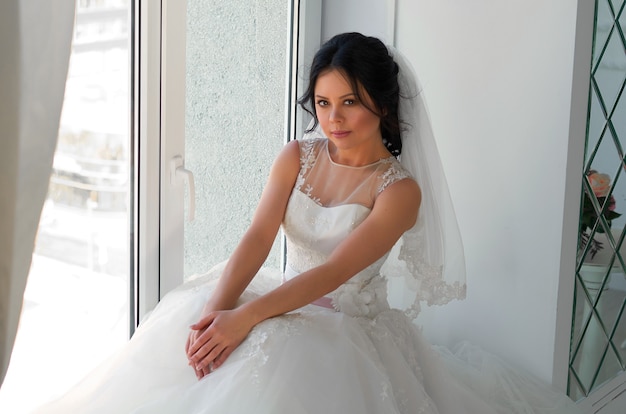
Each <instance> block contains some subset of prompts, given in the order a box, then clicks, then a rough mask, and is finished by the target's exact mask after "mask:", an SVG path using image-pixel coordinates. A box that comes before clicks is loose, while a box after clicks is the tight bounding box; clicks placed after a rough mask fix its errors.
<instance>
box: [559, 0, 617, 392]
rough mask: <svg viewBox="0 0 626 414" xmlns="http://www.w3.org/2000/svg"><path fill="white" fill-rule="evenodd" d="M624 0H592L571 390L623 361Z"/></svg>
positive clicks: (596, 382)
mask: <svg viewBox="0 0 626 414" xmlns="http://www.w3.org/2000/svg"><path fill="white" fill-rule="evenodd" d="M625 5H626V1H625V0H596V15H595V28H594V43H593V54H592V61H591V77H590V84H589V86H590V90H589V114H588V121H587V137H586V150H585V163H584V168H583V172H582V177H581V179H582V181H581V182H582V196H581V215H580V225H579V232H578V235H579V237H578V256H577V266H576V283H575V285H576V288H575V292H574V316H573V318H574V319H573V321H572V328H573V329H572V340H571V349H570V361H569V382H568V393H569V395H570V397H571V398H573V399H574V400H578V399H580V398H584V397H586V396H587V395H589V394H590V393H591V392H592V391H593V390H595V389H597V388H599V387H600V386H602V385H603V384H604V383H606V382H607V381H609V380H611V379H612V378H614V377H615V376H616V375H618V374H619V373H620V372H622V371H624V370H625V369H626V365H625V362H626V316H624V314H625V310H624V308H625V306H626V243H623V240H624V235H625V234H626V233H625V232H624V229H625V227H626V226H625V225H626V163H625V161H624V149H623V145H624V144H625V143H626V96H624V89H625V85H626V40H625V36H624V32H625V31H626V13H624V7H625Z"/></svg>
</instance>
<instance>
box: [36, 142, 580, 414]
mask: <svg viewBox="0 0 626 414" xmlns="http://www.w3.org/2000/svg"><path fill="white" fill-rule="evenodd" d="M300 147H301V155H302V156H301V171H300V175H299V177H298V180H297V183H296V186H295V188H294V190H293V192H292V194H291V198H290V200H289V204H288V207H287V212H286V215H285V217H284V221H283V229H284V232H285V235H286V237H287V240H288V244H287V252H288V260H287V270H286V271H285V272H284V274H278V273H277V272H273V271H270V270H262V271H260V272H259V274H258V275H257V276H256V278H255V279H254V281H253V282H252V284H251V285H250V286H249V288H248V289H247V290H246V292H245V293H244V295H243V296H242V298H241V300H249V299H250V298H252V297H254V296H255V295H260V294H262V293H263V292H264V291H266V290H268V289H271V288H272V286H276V285H277V284H278V283H280V282H281V278H291V277H297V274H298V272H301V271H304V270H306V269H308V268H310V267H312V266H316V265H318V264H320V263H322V262H324V260H325V258H326V257H327V256H328V255H329V254H330V252H332V250H333V248H334V247H335V246H336V245H337V244H338V243H339V242H341V240H343V239H344V238H345V237H346V236H347V235H348V234H349V233H350V232H351V231H352V230H353V229H354V228H355V227H356V226H358V225H359V223H361V222H362V221H363V220H364V219H365V218H366V217H367V215H368V213H369V212H370V208H371V206H372V205H373V202H374V200H375V199H376V197H377V196H378V194H380V193H381V192H382V191H384V190H385V188H386V187H388V186H389V185H391V184H393V183H394V182H395V181H397V180H400V179H403V178H406V177H407V173H406V171H405V170H404V169H403V168H402V166H401V165H400V164H399V163H398V161H396V160H395V158H393V157H391V158H388V159H384V160H380V161H379V162H377V163H374V164H371V165H368V166H365V167H358V168H354V167H348V166H343V165H338V164H335V163H333V161H332V160H331V159H330V156H329V155H328V151H327V141H326V140H324V139H315V140H303V141H300ZM384 262H385V257H383V258H381V259H380V260H378V261H377V262H375V263H374V264H372V265H371V266H369V267H367V268H366V269H364V270H363V271H361V272H360V273H358V274H357V275H356V276H354V277H353V278H352V279H350V280H349V281H348V282H347V283H345V284H344V285H342V286H341V287H339V288H338V289H337V290H336V291H334V292H332V293H331V294H330V295H328V297H325V298H322V299H320V300H319V301H318V302H317V303H318V304H317V305H314V304H311V305H308V306H305V307H303V308H301V309H298V310H296V311H294V312H291V313H289V314H286V315H283V316H279V317H275V318H272V319H268V320H266V321H264V322H262V323H260V324H258V325H257V326H255V327H254V329H253V330H252V331H251V332H250V334H249V335H248V337H247V338H246V339H245V341H244V342H243V343H242V344H241V345H240V346H239V347H238V348H237V349H236V350H235V351H234V352H233V353H232V354H231V356H230V357H229V358H228V359H227V361H226V362H225V363H224V365H222V366H221V367H220V368H218V369H217V370H215V371H214V372H213V373H211V374H209V375H208V376H206V377H204V378H203V379H202V380H200V381H198V380H197V379H196V377H195V374H194V372H193V370H192V368H191V367H189V365H188V361H187V358H186V355H185V352H184V349H185V341H186V339H187V335H188V333H189V326H190V325H191V324H192V323H194V322H196V321H197V320H198V318H199V314H200V311H201V309H202V307H203V305H204V304H205V302H206V300H207V299H208V298H209V296H210V294H211V292H212V290H213V288H214V286H215V284H216V281H217V279H218V278H219V277H220V273H221V269H222V268H223V265H218V266H216V267H215V268H213V269H212V270H210V271H209V272H208V273H207V274H205V275H203V276H199V277H197V278H195V279H193V280H191V281H189V282H187V283H185V284H183V285H182V286H180V287H179V288H178V289H176V290H174V291H173V292H171V293H169V294H168V295H167V296H166V297H165V298H164V299H163V300H162V301H161V302H160V304H159V305H158V306H157V308H156V309H155V310H154V311H153V313H152V314H151V315H150V316H149V317H148V318H147V319H146V320H145V321H144V322H143V323H142V324H141V326H140V327H139V328H138V329H137V331H136V333H135V335H134V336H133V338H132V339H131V340H130V342H129V343H128V344H127V345H126V346H125V347H124V348H123V349H122V350H121V351H120V352H119V353H118V354H117V355H115V356H114V357H113V358H112V359H111V360H109V361H107V362H106V363H104V364H103V365H102V366H100V367H99V368H98V369H96V370H95V371H94V372H92V373H91V374H90V375H88V376H87V377H86V378H85V379H84V380H83V381H82V382H80V383H79V384H78V385H77V386H76V387H75V388H74V389H72V390H71V391H70V392H69V393H68V394H66V395H65V396H64V397H62V398H61V399H60V400H58V401H56V402H54V403H51V404H48V405H46V406H44V407H42V408H41V409H40V411H38V412H41V413H63V414H66V413H106V414H112V413H115V414H121V413H149V414H157V413H169V414H173V413H177V414H178V413H218V414H228V413H237V414H246V413H250V414H253V413H254V414H282V413H285V414H299V413H312V414H322V413H323V414H330V413H355V414H357V413H358V414H367V413H369V414H381V413H390V414H391V413H404V414H418V413H425V414H434V413H440V414H463V413H471V414H489V413H525V414H528V413H544V414H547V413H567V414H571V413H573V412H575V406H574V405H573V403H571V401H570V400H569V399H568V398H567V397H565V396H561V395H559V394H557V393H556V392H553V391H550V389H549V387H548V386H546V385H544V384H541V383H540V382H538V381H536V380H534V379H533V378H532V377H530V376H528V375H524V374H521V373H518V372H515V371H514V370H512V369H510V368H507V367H506V366H505V364H503V363H501V362H499V361H498V360H497V359H496V358H495V357H492V356H489V355H487V354H484V353H480V352H479V351H478V350H476V349H475V348H473V347H471V346H468V345H466V346H465V347H464V348H463V349H462V350H461V354H463V355H464V356H466V357H467V358H465V359H462V358H461V357H460V356H459V355H452V354H450V353H448V352H447V351H443V350H438V349H435V348H433V347H431V346H430V345H428V344H427V343H426V342H425V341H424V340H423V339H422V337H421V333H420V331H419V329H418V328H417V327H416V326H415V325H414V324H413V323H412V321H411V320H410V319H409V318H408V317H407V316H405V314H404V313H403V312H401V311H399V310H394V309H390V307H389V305H388V303H387V289H386V279H385V278H384V277H382V276H381V274H380V269H381V266H382V265H383V263H384Z"/></svg>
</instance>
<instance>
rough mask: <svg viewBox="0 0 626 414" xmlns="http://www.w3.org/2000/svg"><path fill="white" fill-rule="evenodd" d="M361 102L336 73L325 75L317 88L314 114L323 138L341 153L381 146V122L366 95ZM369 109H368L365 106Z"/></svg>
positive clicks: (326, 73) (318, 79) (349, 86)
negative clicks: (341, 151)
mask: <svg viewBox="0 0 626 414" xmlns="http://www.w3.org/2000/svg"><path fill="white" fill-rule="evenodd" d="M359 92H360V95H361V97H362V99H364V100H365V102H360V101H359V98H358V97H357V95H356V93H355V91H353V89H352V86H351V85H350V82H348V81H347V80H346V78H345V77H344V76H343V75H342V73H341V72H339V71H338V70H336V69H333V70H329V71H327V72H323V73H322V74H321V75H320V76H319V77H318V78H317V83H316V84H315V113H316V115H317V119H318V121H319V124H320V126H321V128H322V130H323V131H324V134H325V135H326V136H327V137H328V139H329V140H330V141H331V142H332V143H333V144H334V146H335V147H336V148H337V149H339V150H355V149H356V150H358V149H365V148H371V147H370V146H371V145H380V144H381V143H382V136H381V132H380V118H379V117H378V116H377V115H376V114H374V113H373V112H372V111H370V110H369V109H368V107H370V108H374V107H375V106H374V104H373V102H372V99H371V98H370V96H369V95H368V94H367V92H366V91H365V90H364V89H362V90H360V91H359ZM366 105H367V106H366Z"/></svg>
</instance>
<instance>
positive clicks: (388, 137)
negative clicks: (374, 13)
mask: <svg viewBox="0 0 626 414" xmlns="http://www.w3.org/2000/svg"><path fill="white" fill-rule="evenodd" d="M333 69H336V70H338V71H339V72H341V73H342V74H343V75H344V76H345V77H346V79H347V80H348V81H349V82H350V84H351V86H352V90H353V91H354V94H355V95H356V96H357V98H358V99H359V101H360V102H361V103H362V104H363V105H365V106H366V108H367V109H369V110H370V111H371V112H372V113H374V114H375V115H376V116H378V117H379V118H380V129H381V135H382V137H383V142H384V143H385V145H386V147H387V149H388V150H389V152H391V153H392V154H393V155H394V156H396V157H397V156H398V155H400V153H401V152H402V141H401V140H400V121H399V119H398V101H399V94H400V88H399V87H398V65H397V64H396V62H394V60H393V58H392V57H391V56H390V55H389V51H388V50H387V47H386V46H385V45H384V44H383V43H382V42H381V41H380V40H379V39H377V38H375V37H369V36H364V35H362V34H361V33H343V34H338V35H336V36H334V37H333V38H331V39H330V40H329V41H327V42H326V43H324V44H323V45H322V47H321V48H320V49H319V50H318V51H317V53H316V54H315V57H314V58H313V63H312V64H311V70H310V74H309V86H308V88H307V90H306V91H305V93H304V95H303V96H302V97H301V98H300V99H299V100H298V103H299V104H300V106H301V107H302V108H303V109H304V110H305V111H307V112H308V113H309V114H311V115H312V116H313V119H314V124H313V126H312V128H311V129H310V130H308V131H307V132H310V131H312V130H313V129H315V127H317V125H318V119H317V114H316V112H315V85H316V83H317V79H318V78H319V76H320V75H322V74H323V73H325V72H327V71H329V70H333ZM359 85H361V87H362V88H363V89H365V91H366V92H367V93H368V95H369V96H370V97H371V100H372V102H373V103H374V107H373V108H370V107H369V106H367V104H366V102H365V101H364V100H363V98H362V96H360V91H361V88H360V87H359Z"/></svg>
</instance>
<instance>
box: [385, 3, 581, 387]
mask: <svg viewBox="0 0 626 414" xmlns="http://www.w3.org/2000/svg"><path fill="white" fill-rule="evenodd" d="M396 16H397V20H396V45H397V46H398V47H399V49H400V50H402V51H404V52H405V54H407V55H408V57H409V58H410V59H411V61H412V62H413V64H414V66H415V67H416V70H417V72H418V73H419V75H420V78H421V82H422V84H423V87H424V93H425V94H426V98H427V100H428V104H429V108H430V113H431V117H432V122H433V128H434V130H435V134H436V136H437V139H438V145H439V149H440V152H441V156H442V159H443V163H444V167H445V168H446V172H447V176H448V181H449V185H450V189H451V193H452V198H453V201H454V202H455V206H456V210H457V215H458V219H459V225H460V227H461V232H462V235H463V239H464V243H465V252H466V261H467V278H468V298H467V300H465V301H463V302H457V303H453V304H451V305H448V306H446V307H443V308H434V309H429V310H428V311H427V312H426V313H425V314H424V315H423V318H422V321H423V322H424V323H425V331H426V333H427V335H428V336H429V337H430V338H431V340H434V341H435V342H440V343H445V344H448V345H451V344H454V343H455V342H457V341H458V340H462V339H469V340H470V341H472V342H474V343H477V344H480V345H481V346H483V347H484V348H486V349H488V350H491V351H493V352H495V353H497V354H499V355H502V356H503V357H505V358H506V359H507V360H509V361H511V362H513V363H514V364H516V365H522V366H525V367H526V368H528V369H529V370H530V371H532V372H534V373H535V374H537V375H539V376H540V377H542V378H543V379H545V380H547V381H550V380H552V367H553V357H554V344H555V324H556V322H555V321H556V310H557V309H556V308H557V300H556V299H557V290H558V276H559V270H560V260H561V237H562V231H563V226H562V222H563V203H564V197H565V193H564V191H565V181H566V174H565V172H566V161H567V151H568V134H569V115H570V96H571V85H572V68H573V58H574V39H575V24H576V2H573V1H570V0H552V1H549V2H547V1H545V0H510V1H501V0H474V1H466V0H398V2H397V14H396ZM581 139H584V137H581ZM581 163H582V160H581ZM564 351H565V352H567V350H564Z"/></svg>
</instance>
